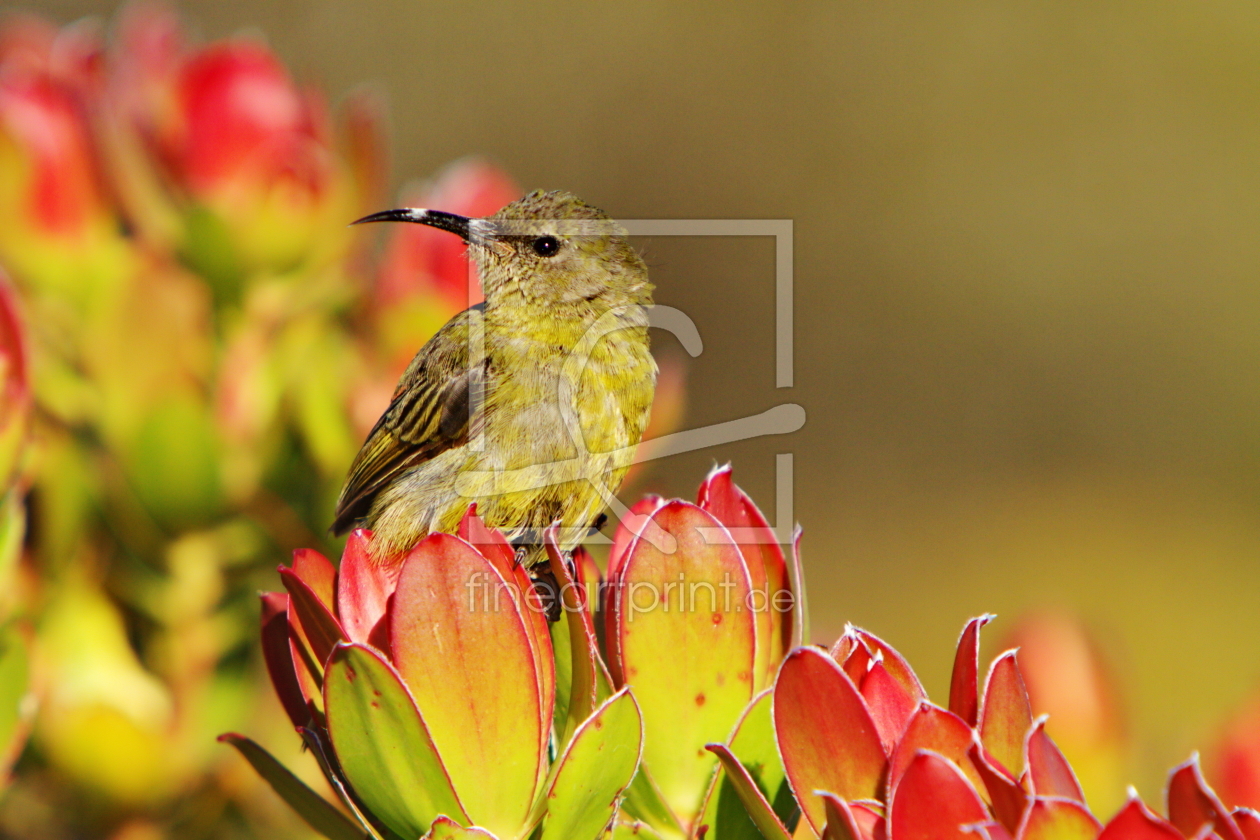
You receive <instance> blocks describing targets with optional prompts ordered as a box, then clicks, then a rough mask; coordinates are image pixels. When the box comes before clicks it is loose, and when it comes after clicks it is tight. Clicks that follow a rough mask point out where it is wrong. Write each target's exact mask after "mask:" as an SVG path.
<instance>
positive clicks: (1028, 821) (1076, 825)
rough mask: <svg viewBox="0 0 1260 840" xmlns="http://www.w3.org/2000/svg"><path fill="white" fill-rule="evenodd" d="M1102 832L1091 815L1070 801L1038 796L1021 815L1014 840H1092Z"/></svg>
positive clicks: (1100, 826)
mask: <svg viewBox="0 0 1260 840" xmlns="http://www.w3.org/2000/svg"><path fill="white" fill-rule="evenodd" d="M1101 828H1102V825H1100V824H1099V822H1098V820H1096V819H1094V816H1093V814H1091V813H1090V812H1089V809H1088V808H1086V807H1085V806H1084V805H1082V804H1081V803H1079V802H1074V801H1073V800H1071V799H1060V798H1057V797H1047V796H1038V797H1036V798H1035V799H1033V801H1032V804H1031V805H1030V806H1029V808H1028V812H1027V813H1026V814H1024V822H1023V824H1022V825H1021V826H1020V827H1019V833H1018V834H1016V835H1015V836H1016V837H1017V838H1018V840H1095V838H1096V837H1098V832H1099V830H1100V829H1101Z"/></svg>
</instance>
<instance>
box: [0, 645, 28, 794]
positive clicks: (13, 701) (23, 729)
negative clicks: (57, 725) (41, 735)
mask: <svg viewBox="0 0 1260 840" xmlns="http://www.w3.org/2000/svg"><path fill="white" fill-rule="evenodd" d="M30 671H31V662H30V650H29V646H28V642H27V640H26V638H25V636H23V635H22V631H21V630H20V629H19V628H18V627H17V625H15V624H9V625H8V626H7V627H4V628H0V790H3V789H4V787H5V783H6V781H7V780H8V775H9V768H10V767H12V766H13V763H14V762H15V761H17V757H18V755H19V754H20V753H21V752H22V747H23V746H24V745H25V744H26V735H27V733H28V732H29V731H30V728H31V719H32V717H34V713H35V702H34V697H33V696H32V695H31V687H30Z"/></svg>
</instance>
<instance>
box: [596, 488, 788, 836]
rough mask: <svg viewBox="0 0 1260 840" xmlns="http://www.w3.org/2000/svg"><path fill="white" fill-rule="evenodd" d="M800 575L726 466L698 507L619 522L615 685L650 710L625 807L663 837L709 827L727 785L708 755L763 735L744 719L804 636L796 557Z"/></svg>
mask: <svg viewBox="0 0 1260 840" xmlns="http://www.w3.org/2000/svg"><path fill="white" fill-rule="evenodd" d="M793 568H794V569H795V572H789V566H788V563H787V561H786V559H785V557H784V554H783V550H782V548H781V547H780V546H779V545H778V543H777V541H776V539H775V536H774V532H773V531H771V530H770V528H769V526H768V525H767V523H766V520H765V518H764V517H763V516H762V515H761V513H760V511H758V510H757V508H756V506H755V505H754V504H753V503H752V501H751V500H750V499H749V498H748V497H747V496H746V495H745V494H744V493H743V492H742V491H741V490H740V489H739V488H738V487H736V486H735V484H734V483H733V482H732V481H731V476H730V469H729V468H722V469H719V470H716V471H714V472H713V473H712V474H711V475H710V476H709V477H708V479H706V481H705V482H704V484H703V485H702V486H701V488H700V493H699V499H698V504H694V505H693V504H690V503H688V502H684V501H682V500H678V499H676V500H674V501H670V502H665V501H663V500H661V499H659V498H655V497H648V498H647V499H645V500H644V501H643V502H641V503H640V504H638V505H636V506H635V507H634V508H632V509H631V511H630V515H629V516H627V517H626V518H625V519H624V520H623V521H622V524H621V527H620V528H619V529H618V531H617V534H616V537H615V538H614V541H613V546H612V551H611V554H610V557H609V565H608V583H607V585H606V588H605V596H604V618H605V633H604V639H605V645H606V654H607V660H608V664H609V667H610V669H611V671H612V676H613V681H614V684H615V685H618V686H629V687H630V688H632V689H633V690H634V692H635V696H636V697H637V698H638V700H639V704H640V706H641V708H642V709H643V726H644V733H645V734H644V737H645V740H644V753H643V768H642V769H641V770H640V771H639V778H638V779H637V780H636V782H635V785H634V787H633V788H632V790H631V795H630V798H629V799H628V801H627V809H628V810H630V811H631V812H632V813H633V814H634V815H635V816H637V817H638V818H639V819H641V820H644V821H645V822H648V823H649V824H651V825H652V827H653V828H655V829H656V830H657V831H658V832H661V833H665V834H690V833H693V832H694V831H696V830H697V829H698V828H699V827H700V826H701V825H702V824H708V823H709V822H711V819H710V818H711V815H712V814H713V813H714V812H715V811H716V809H717V800H718V798H719V795H720V792H719V789H718V787H717V782H719V781H720V780H719V779H718V777H717V775H716V774H715V772H714V771H715V767H716V759H715V757H714V756H713V755H711V754H710V753H708V752H706V751H705V745H706V744H707V743H710V742H712V741H715V740H725V739H726V738H728V737H730V734H731V732H732V731H733V730H736V729H737V727H738V728H740V729H742V728H744V727H747V728H749V729H750V730H751V729H754V728H758V727H762V724H763V723H764V722H763V721H760V720H758V721H757V722H756V723H753V724H749V723H747V721H743V722H742V723H741V721H742V720H743V719H744V718H745V717H746V716H745V714H744V710H745V708H746V707H748V706H749V704H750V702H752V701H753V700H754V698H759V699H762V700H764V699H765V698H766V697H767V695H766V694H765V693H764V692H763V689H764V688H765V687H766V686H768V685H769V684H770V682H771V680H772V678H773V674H774V672H775V671H776V670H777V668H778V666H779V662H780V661H781V660H782V658H783V655H784V654H785V653H786V652H787V650H788V649H789V648H790V647H791V645H792V643H793V637H794V633H800V632H803V611H802V610H801V608H800V599H799V597H798V595H799V583H798V581H799V560H798V558H797V556H796V554H795V551H794V553H793ZM763 728H764V727H763ZM758 731H759V732H760V731H761V729H758ZM737 737H738V736H737ZM760 746H763V747H770V749H771V750H772V745H770V744H769V742H768V741H766V742H765V743H764V744H761V745H760ZM718 836H721V832H720V831H719V834H718Z"/></svg>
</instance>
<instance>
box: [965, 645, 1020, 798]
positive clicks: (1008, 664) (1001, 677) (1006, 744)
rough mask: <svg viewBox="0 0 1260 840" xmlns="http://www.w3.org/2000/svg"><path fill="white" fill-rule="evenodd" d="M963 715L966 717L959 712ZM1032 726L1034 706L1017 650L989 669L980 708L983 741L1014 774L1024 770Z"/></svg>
mask: <svg viewBox="0 0 1260 840" xmlns="http://www.w3.org/2000/svg"><path fill="white" fill-rule="evenodd" d="M959 717H962V716H961V715H959ZM1030 726H1032V706H1031V705H1029V702H1028V692H1027V691H1026V690H1025V689H1024V678H1023V677H1022V676H1020V673H1019V665H1018V664H1017V663H1016V661H1015V651H1013V650H1008V651H1007V652H1006V653H1004V654H1002V655H1001V656H999V657H998V658H997V659H996V660H995V661H994V662H993V666H992V667H991V668H990V669H989V677H988V679H987V680H986V681H985V684H984V704H983V705H982V706H981V707H980V724H979V727H978V730H979V732H980V743H982V744H984V748H985V750H986V751H987V752H988V753H989V755H991V756H992V757H993V758H995V759H997V760H998V761H999V762H1001V764H1002V766H1003V767H1005V768H1006V769H1007V770H1009V771H1010V773H1011V775H1013V776H1018V775H1019V774H1021V773H1023V772H1024V767H1023V764H1024V737H1025V736H1026V735H1027V734H1028V728H1029V727H1030Z"/></svg>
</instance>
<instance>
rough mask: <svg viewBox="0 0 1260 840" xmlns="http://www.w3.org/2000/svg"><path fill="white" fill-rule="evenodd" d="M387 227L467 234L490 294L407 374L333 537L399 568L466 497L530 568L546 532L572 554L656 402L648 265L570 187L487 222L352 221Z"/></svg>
mask: <svg viewBox="0 0 1260 840" xmlns="http://www.w3.org/2000/svg"><path fill="white" fill-rule="evenodd" d="M382 221H397V222H413V223H415V224H421V225H429V226H431V227H435V228H439V229H441V230H445V231H449V232H451V233H453V234H455V235H456V236H459V237H460V238H461V239H463V241H464V242H465V243H466V245H467V247H468V254H469V257H470V258H471V260H472V261H473V262H474V263H475V265H476V266H477V269H478V273H479V274H480V277H481V284H482V290H483V293H484V296H485V300H484V301H483V302H482V303H478V304H476V305H475V306H471V307H469V308H468V309H465V310H464V311H463V312H461V313H459V314H458V315H456V316H455V317H453V318H451V320H450V321H448V322H447V323H446V325H445V326H443V327H442V328H441V329H440V330H438V332H437V333H436V334H435V335H434V336H433V337H432V338H431V339H429V341H428V343H426V344H425V345H424V346H423V347H421V348H420V351H419V352H418V353H416V355H415V358H413V359H412V360H411V363H410V364H409V365H408V366H407V370H406V371H405V372H404V373H403V375H402V378H401V379H400V380H399V382H398V387H397V388H396V389H395V391H394V396H393V399H392V401H391V402H390V405H389V408H387V409H386V410H385V413H384V414H382V415H381V418H380V419H379V420H378V421H377V422H376V425H375V426H374V427H373V428H372V431H371V432H370V433H369V434H368V437H367V440H366V442H364V444H363V447H362V448H361V449H360V450H359V454H358V455H357V456H355V459H354V462H353V463H352V464H351V466H350V473H349V476H348V478H347V480H346V485H345V487H344V488H343V489H342V491H341V496H340V498H339V499H338V500H337V510H336V514H335V520H334V522H333V526H332V530H333V533H334V534H342V533H344V532H345V531H347V530H348V529H350V528H352V527H364V528H369V529H371V530H372V531H373V532H374V533H375V537H374V539H373V541H372V555H373V558H374V559H375V560H376V561H377V562H378V563H383V564H400V563H401V562H402V560H403V558H404V557H405V556H406V553H407V552H408V550H410V549H411V548H412V547H413V546H414V545H415V544H416V543H418V542H419V541H420V540H421V539H423V538H424V537H425V536H426V535H428V534H430V533H433V532H435V531H443V532H446V533H454V532H455V531H456V529H457V528H458V525H459V522H460V520H461V519H462V518H463V516H464V513H465V512H466V511H467V509H468V507H469V505H470V504H472V503H475V504H476V505H477V513H478V515H480V516H481V518H482V519H483V520H484V521H485V522H486V524H488V525H490V526H492V527H494V528H498V529H500V530H502V531H504V532H505V533H506V534H507V535H508V538H509V540H511V541H512V543H513V545H515V546H516V547H517V554H518V557H519V558H520V559H521V560H522V561H523V562H525V563H526V564H528V565H536V564H538V563H539V562H541V561H542V560H544V559H545V556H546V555H545V553H544V552H543V551H542V550H541V546H540V544H541V542H542V539H541V535H542V533H543V531H544V529H546V528H547V526H549V525H551V524H552V523H553V522H557V521H558V522H560V523H561V524H562V525H563V526H564V527H563V528H562V529H561V534H562V537H561V546H560V547H561V549H562V550H566V551H567V550H570V549H572V548H573V547H574V546H575V545H577V543H578V542H580V540H581V539H582V537H584V536H585V535H586V533H588V531H589V529H591V528H596V527H598V526H599V524H601V523H602V521H603V518H604V509H605V507H606V506H607V504H608V502H609V500H610V499H611V494H612V493H614V492H616V490H617V488H618V487H619V486H620V485H621V482H622V480H623V479H624V478H625V475H626V471H627V469H628V468H629V466H630V463H631V459H632V457H633V453H634V449H635V447H636V446H637V445H638V443H639V440H640V439H641V438H642V436H643V429H644V427H645V426H646V425H647V422H648V415H649V413H650V412H651V408H652V397H653V393H654V392H655V388H656V362H655V360H654V359H653V357H652V353H651V350H650V348H649V342H648V312H647V307H649V306H650V305H651V303H652V288H653V287H652V284H651V283H650V282H648V276H647V266H646V265H645V264H644V262H643V259H642V257H640V256H639V254H638V252H637V251H636V250H635V249H634V248H633V247H631V245H630V243H629V241H628V240H627V238H626V232H625V229H624V228H623V227H621V226H620V225H618V224H617V223H616V222H614V221H613V220H612V219H611V218H610V217H609V216H607V215H606V214H605V213H604V212H603V211H601V210H598V209H596V208H594V207H592V206H590V205H589V204H587V203H585V202H584V201H582V200H581V199H579V198H577V197H576V196H573V195H571V194H569V193H566V192H543V191H541V190H539V191H535V192H532V193H530V194H529V195H526V196H525V197H524V198H521V199H519V200H517V201H514V202H512V203H511V204H508V205H507V206H506V207H504V208H503V209H501V210H500V211H499V212H497V213H495V214H494V215H492V216H489V217H486V218H484V219H470V218H466V217H464V216H457V215H455V214H453V213H446V212H443V211H441V210H425V209H418V208H403V209H398V210H386V211H384V212H381V213H374V214H372V215H370V216H366V217H364V218H363V219H360V220H359V222H382ZM357 223H358V222H356V224H357Z"/></svg>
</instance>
